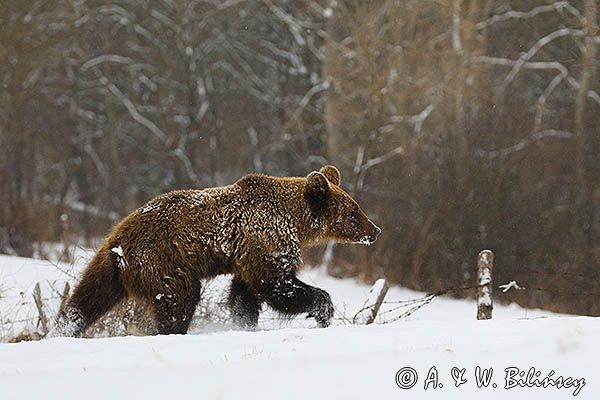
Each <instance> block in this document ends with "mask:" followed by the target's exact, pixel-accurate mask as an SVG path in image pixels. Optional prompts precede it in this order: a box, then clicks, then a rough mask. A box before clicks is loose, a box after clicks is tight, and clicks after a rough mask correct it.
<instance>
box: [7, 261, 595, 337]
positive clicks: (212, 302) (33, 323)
mask: <svg viewBox="0 0 600 400" xmlns="http://www.w3.org/2000/svg"><path fill="white" fill-rule="evenodd" d="M53 265H54V267H55V268H56V270H57V271H60V272H61V273H62V274H63V276H64V277H66V279H67V284H68V282H69V281H70V282H71V283H72V282H73V280H74V279H75V276H76V273H74V271H73V267H72V265H71V267H68V268H65V266H63V265H61V264H60V263H59V262H55V263H53ZM540 276H541V277H559V278H561V279H570V280H572V281H567V282H564V283H563V284H564V286H565V287H571V288H573V287H574V288H577V287H582V286H585V285H587V284H589V285H592V286H594V285H595V286H598V283H599V280H598V279H596V278H599V277H600V271H598V272H596V273H595V272H594V271H591V272H590V273H589V274H581V273H573V272H569V271H564V270H552V269H550V268H543V269H535V270H534V269H525V270H524V269H521V270H519V271H518V272H516V273H514V274H511V279H513V278H514V280H511V281H509V282H508V283H506V284H503V285H502V284H501V285H496V286H495V287H498V288H500V289H502V290H499V291H496V295H495V299H494V300H500V301H502V302H510V301H514V300H515V296H514V293H515V292H518V291H536V292H542V293H548V294H550V295H552V296H577V297H582V296H591V298H592V299H600V291H595V290H593V289H592V290H588V289H587V288H586V289H585V290H560V289H557V288H545V287H541V286H540V285H539V284H538V281H539V279H537V278H538V277H540ZM582 279H585V280H586V283H583V282H581V280H582ZM523 282H525V283H523ZM528 282H532V283H535V284H532V285H528V284H527V283H528ZM569 282H570V283H569ZM502 283H504V282H502ZM61 284H62V285H64V282H60V283H58V282H57V281H53V282H50V281H49V282H45V286H44V287H45V290H44V295H43V296H40V299H39V300H40V301H41V305H37V309H36V308H34V306H35V302H34V301H33V298H30V297H31V294H30V293H26V292H21V293H20V296H18V298H16V299H15V300H14V302H15V304H14V305H13V306H12V308H4V309H0V341H7V340H9V339H11V337H9V334H10V335H12V336H13V337H14V336H15V333H17V331H32V332H38V333H37V336H40V335H39V330H40V327H41V326H40V325H41V321H42V320H43V318H45V316H43V315H42V314H44V313H48V314H49V315H53V313H54V312H56V311H57V307H58V304H60V303H61V302H62V301H63V300H64V296H65V290H64V289H63V288H62V286H61ZM481 287H482V286H481V285H480V284H476V285H466V286H460V287H452V288H445V289H442V290H437V291H434V292H430V293H426V294H424V295H422V296H419V297H415V298H412V299H402V300H393V299H386V300H383V301H382V302H381V304H380V305H381V306H383V309H382V311H380V312H378V313H377V311H376V314H377V323H379V324H389V323H393V322H396V321H399V320H405V319H407V318H409V317H410V316H412V315H413V314H415V313H416V312H418V311H419V310H421V309H422V308H423V307H426V306H428V305H430V304H431V303H432V302H433V301H434V300H435V299H436V298H438V297H440V296H445V295H459V297H474V296H476V289H478V288H481ZM0 289H3V290H0V299H2V296H3V293H4V292H5V291H6V285H5V284H3V285H2V286H0ZM513 289H514V290H513ZM202 299H203V300H202V301H201V303H200V304H199V306H198V309H197V312H196V315H195V319H196V320H198V321H203V322H204V323H215V322H217V323H225V324H227V323H230V322H231V320H230V318H229V312H228V310H227V306H226V301H225V299H224V293H223V290H222V289H219V290H215V288H214V287H212V288H211V285H210V283H209V282H205V285H203V293H202ZM4 300H6V299H4ZM372 307H374V305H373V304H368V305H365V306H364V307H363V308H361V309H360V310H358V312H356V313H355V314H352V315H349V314H348V312H347V310H341V309H339V308H338V307H334V321H336V322H337V324H356V323H357V322H356V315H358V314H359V313H360V312H361V311H364V310H372ZM377 307H379V305H378V306H377ZM22 308H26V309H27V310H28V311H27V312H26V313H23V312H21V309H22ZM32 310H33V311H32ZM141 313H144V310H143V308H142V307H138V308H136V307H135V306H134V305H125V306H123V307H122V309H121V310H119V311H118V312H116V313H113V314H114V315H111V316H110V317H109V318H105V319H103V320H102V321H101V323H100V324H98V326H97V327H96V328H95V332H96V333H98V334H100V333H102V334H106V331H110V334H111V335H112V334H114V335H120V334H132V332H133V333H142V334H143V333H144V332H140V331H139V326H144V327H146V328H147V327H148V326H150V325H151V322H149V321H148V320H147V318H145V317H141V316H140V314H141ZM133 320H135V323H133V322H131V321H133ZM142 320H143V321H145V322H143V323H140V321H142ZM261 320H269V321H280V322H285V321H287V320H286V319H285V318H281V317H278V316H266V317H262V316H261ZM130 322H131V324H130ZM131 326H134V327H136V329H138V331H135V330H134V331H132V329H133V328H131ZM7 327H12V328H14V329H8V328H7ZM15 329H16V331H15ZM103 330H104V333H103ZM34 336H35V335H34ZM37 336H36V337H37Z"/></svg>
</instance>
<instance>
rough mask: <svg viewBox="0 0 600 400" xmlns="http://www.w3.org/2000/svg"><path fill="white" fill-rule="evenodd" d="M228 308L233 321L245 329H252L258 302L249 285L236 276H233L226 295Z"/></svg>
mask: <svg viewBox="0 0 600 400" xmlns="http://www.w3.org/2000/svg"><path fill="white" fill-rule="evenodd" d="M228 304H229V309H230V310H231V317H232V318H233V322H234V323H235V324H236V325H238V326H240V327H242V328H246V329H253V328H255V327H256V325H257V324H258V312H259V311H260V303H259V301H258V298H257V297H256V295H255V294H254V293H253V292H252V289H251V288H250V286H248V285H247V284H246V283H245V282H244V281H242V280H241V279H240V278H238V277H235V276H234V277H233V280H232V281H231V288H230V290H229V297H228Z"/></svg>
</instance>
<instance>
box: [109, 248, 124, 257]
mask: <svg viewBox="0 0 600 400" xmlns="http://www.w3.org/2000/svg"><path fill="white" fill-rule="evenodd" d="M110 251H112V252H113V253H115V254H116V255H118V256H119V257H123V248H122V247H121V246H117V247H113V248H112V249H110Z"/></svg>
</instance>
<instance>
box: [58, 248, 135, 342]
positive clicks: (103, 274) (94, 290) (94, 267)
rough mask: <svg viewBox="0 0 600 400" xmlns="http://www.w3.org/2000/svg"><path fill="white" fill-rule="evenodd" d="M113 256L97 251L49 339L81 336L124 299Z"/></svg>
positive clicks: (109, 253)
mask: <svg viewBox="0 0 600 400" xmlns="http://www.w3.org/2000/svg"><path fill="white" fill-rule="evenodd" d="M126 294H127V293H126V291H125V287H124V286H123V281H122V279H121V271H120V270H119V267H118V259H117V258H116V255H115V254H113V253H112V252H110V251H108V250H107V249H106V248H104V249H100V250H99V251H98V253H97V254H96V255H95V256H94V258H93V259H92V261H91V262H90V264H89V266H88V267H87V268H86V270H85V271H84V272H83V276H82V277H81V280H80V282H79V283H78V285H77V286H76V287H75V291H74V292H73V295H72V296H71V297H70V298H69V301H68V302H67V304H66V306H65V308H64V310H62V311H61V312H60V313H59V314H58V316H57V318H56V323H55V325H54V328H53V329H52V331H51V332H50V334H49V336H50V337H53V336H75V337H80V336H81V335H82V334H83V333H84V331H85V330H86V329H87V328H88V327H89V326H90V325H92V324H93V323H94V322H96V320H98V318H100V317H101V316H102V315H104V314H105V313H107V312H108V311H110V310H111V309H112V308H113V307H114V306H115V305H116V304H117V303H118V302H119V301H121V300H122V299H123V298H125V296H126Z"/></svg>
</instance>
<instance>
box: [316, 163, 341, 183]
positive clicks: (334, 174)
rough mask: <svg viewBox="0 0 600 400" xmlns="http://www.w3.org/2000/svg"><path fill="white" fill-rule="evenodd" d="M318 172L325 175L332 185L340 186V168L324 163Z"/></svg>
mask: <svg viewBox="0 0 600 400" xmlns="http://www.w3.org/2000/svg"><path fill="white" fill-rule="evenodd" d="M319 172H320V173H322V174H323V175H325V177H326V178H327V179H328V180H329V182H331V183H333V184H334V185H337V186H340V183H341V181H342V175H341V174H340V170H339V169H337V168H336V167H334V166H333V165H326V166H324V167H323V168H321V169H320V170H319Z"/></svg>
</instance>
